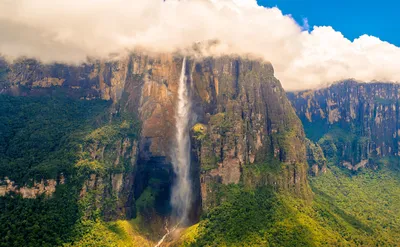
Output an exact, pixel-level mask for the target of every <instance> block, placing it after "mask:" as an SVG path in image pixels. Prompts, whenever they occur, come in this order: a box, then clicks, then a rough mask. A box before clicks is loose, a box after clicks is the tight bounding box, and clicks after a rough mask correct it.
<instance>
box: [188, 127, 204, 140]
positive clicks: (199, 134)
mask: <svg viewBox="0 0 400 247" xmlns="http://www.w3.org/2000/svg"><path fill="white" fill-rule="evenodd" d="M192 131H193V136H194V137H195V138H196V139H197V140H203V139H204V138H205V137H206V135H207V126H205V125H204V124H201V123H197V124H195V125H194V126H193V128H192Z"/></svg>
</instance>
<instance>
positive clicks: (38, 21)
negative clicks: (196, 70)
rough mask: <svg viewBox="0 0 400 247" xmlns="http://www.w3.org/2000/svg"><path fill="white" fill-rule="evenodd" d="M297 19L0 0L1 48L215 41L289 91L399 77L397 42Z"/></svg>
mask: <svg viewBox="0 0 400 247" xmlns="http://www.w3.org/2000/svg"><path fill="white" fill-rule="evenodd" d="M307 25H308V24H307V21H306V20H305V22H304V24H303V26H300V25H299V24H298V23H296V22H295V21H294V20H293V19H292V18H291V17H290V16H285V15H283V14H282V12H281V11H280V10H279V9H277V8H265V7H262V6H259V5H258V4H257V2H256V1H255V0H186V1H184V0H181V1H177V0H166V1H163V0H57V1H55V0H2V1H0V54H2V55H4V56H6V57H8V58H10V59H14V58H17V57H20V56H27V57H35V58H37V59H40V60H42V61H43V62H55V61H56V62H65V63H79V62H83V61H85V60H86V58H87V57H88V56H93V57H107V56H108V55H109V54H111V53H121V52H124V51H127V50H132V49H135V48H137V47H142V48H143V47H144V48H146V49H148V50H150V51H154V52H172V51H176V50H179V49H185V48H188V47H193V44H194V43H197V42H203V43H204V42H206V43H207V42H208V41H210V40H218V42H217V43H216V44H215V45H213V46H212V47H210V48H209V49H207V52H208V53H209V54H208V55H221V54H239V55H249V54H251V55H254V56H259V57H262V58H263V59H265V60H268V61H270V62H271V63H272V64H273V66H274V68H275V72H276V76H277V77H278V78H279V79H280V80H281V82H282V85H283V86H284V88H285V89H286V90H299V89H308V88H315V87H318V86H320V85H321V84H326V83H330V82H333V81H337V80H342V79H347V78H355V79H357V80H363V81H372V80H380V81H400V48H399V47H396V46H394V45H392V44H390V43H387V42H384V41H381V40H380V39H379V38H377V37H373V36H369V35H363V36H361V37H359V38H358V39H355V40H354V41H350V40H348V39H346V38H345V37H343V35H342V34H341V33H340V32H338V31H335V30H334V29H333V28H332V27H313V28H312V30H311V31H308V30H304V29H307V28H305V27H306V26H307Z"/></svg>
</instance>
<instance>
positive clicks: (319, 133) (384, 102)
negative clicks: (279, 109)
mask: <svg viewBox="0 0 400 247" xmlns="http://www.w3.org/2000/svg"><path fill="white" fill-rule="evenodd" d="M288 97H289V99H290V100H291V102H292V105H293V106H294V108H295V109H296V112H297V114H298V116H299V118H300V119H301V120H302V122H303V124H304V128H305V130H306V133H307V136H308V137H309V138H310V139H312V140H313V141H315V142H318V143H319V145H321V147H322V148H323V150H324V152H325V155H326V156H327V157H328V158H333V157H336V158H338V162H339V163H341V164H342V165H343V166H346V167H348V168H349V169H352V170H357V169H359V168H360V167H364V166H366V165H367V164H368V160H371V159H375V158H382V157H387V156H398V155H399V154H400V153H399V144H400V142H399V141H400V139H399V134H400V126H399V123H400V117H399V116H400V115H399V112H400V105H399V98H400V85H398V84H393V83H358V82H355V81H344V82H340V83H336V84H333V85H331V86H330V87H328V88H323V89H319V90H307V91H301V92H294V93H288Z"/></svg>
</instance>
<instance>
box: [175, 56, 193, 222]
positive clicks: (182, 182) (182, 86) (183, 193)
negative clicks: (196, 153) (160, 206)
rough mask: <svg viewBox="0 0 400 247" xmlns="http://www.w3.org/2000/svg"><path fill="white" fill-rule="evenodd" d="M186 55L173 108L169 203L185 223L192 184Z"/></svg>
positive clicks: (189, 105) (180, 220) (179, 218)
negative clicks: (173, 129)
mask: <svg viewBox="0 0 400 247" xmlns="http://www.w3.org/2000/svg"><path fill="white" fill-rule="evenodd" d="M185 71H186V57H185V58H184V59H183V63H182V71H181V76H180V78H179V87H178V102H177V105H176V109H175V121H176V132H175V146H174V150H173V155H172V165H173V168H174V172H175V176H176V179H175V183H174V185H173V188H172V197H171V204H172V208H173V210H174V213H175V216H176V217H177V220H178V224H184V223H186V222H185V221H187V218H188V214H189V208H190V203H191V199H192V198H191V193H192V186H191V182H190V137H189V118H190V115H189V114H190V108H191V104H190V100H189V93H188V87H187V79H186V76H185Z"/></svg>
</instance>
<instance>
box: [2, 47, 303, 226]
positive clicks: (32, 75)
mask: <svg viewBox="0 0 400 247" xmlns="http://www.w3.org/2000/svg"><path fill="white" fill-rule="evenodd" d="M182 61H183V57H182V56H179V55H177V54H159V55H155V56H148V55H146V54H144V53H135V54H132V55H130V56H127V57H125V58H119V59H116V60H112V61H98V60H91V61H88V62H87V63H86V64H82V65H79V66H73V65H64V64H51V65H45V64H41V63H40V62H38V61H36V60H32V59H20V60H18V61H15V62H14V63H13V64H8V63H6V62H4V61H2V62H1V63H0V66H1V69H0V73H1V74H0V83H1V92H2V93H3V94H10V95H13V96H29V97H31V96H48V95H51V96H53V97H58V96H59V95H63V96H67V97H69V98H73V99H75V100H98V99H102V100H106V101H110V102H111V105H110V106H109V107H108V108H107V109H106V110H105V112H106V114H105V115H106V116H105V117H104V116H103V117H101V118H102V119H101V120H96V121H97V122H99V121H100V122H101V123H102V124H100V125H99V127H98V128H96V129H94V130H93V131H92V132H90V133H89V134H88V135H87V136H86V137H85V139H84V143H85V144H84V145H83V147H81V148H82V149H81V150H82V151H81V152H83V153H84V154H85V155H83V156H82V155H81V156H80V158H79V159H78V160H77V162H78V163H77V164H78V167H79V164H85V165H86V166H88V167H91V168H93V167H96V165H97V163H96V162H99V163H100V167H105V168H106V169H105V172H103V171H99V170H96V169H94V171H95V172H92V173H90V172H89V173H87V174H86V173H85V174H86V175H85V176H86V180H85V182H84V183H83V185H82V186H83V189H82V190H81V192H80V193H81V196H84V195H87V193H88V191H90V190H96V191H100V192H98V193H96V195H91V196H94V197H93V198H95V201H101V200H104V198H106V199H107V198H108V199H110V200H111V201H116V202H117V203H116V204H111V207H114V208H115V207H117V208H118V210H117V213H115V210H114V211H113V210H111V209H107V210H105V213H104V214H105V216H107V218H115V217H128V218H129V217H134V216H135V214H137V213H139V214H141V215H144V216H146V217H145V218H152V219H155V218H157V217H158V218H159V217H163V216H166V215H168V212H169V203H168V202H169V194H170V189H171V184H172V182H173V179H174V175H173V172H172V168H171V153H172V152H173V149H172V146H173V145H171V144H173V135H174V131H175V118H174V115H175V114H174V112H175V105H176V100H177V90H178V82H179V77H180V73H181V68H182ZM185 75H186V78H187V83H189V84H190V87H189V91H190V92H189V94H190V98H191V101H192V116H191V126H192V131H191V136H192V154H191V159H192V169H191V170H192V180H193V185H194V195H195V196H194V198H195V200H194V201H193V209H192V211H193V212H192V214H191V217H192V219H193V220H195V219H196V218H197V217H198V215H199V213H200V211H201V207H200V205H202V209H203V210H209V209H210V208H212V207H214V206H217V205H218V204H219V203H220V202H221V200H223V196H222V197H221V191H223V187H224V186H227V185H230V184H240V185H243V186H245V187H248V188H256V187H260V186H264V185H271V186H273V187H274V188H275V189H276V190H285V191H289V192H292V193H294V194H297V195H300V196H301V197H304V198H308V197H309V195H310V191H309V188H308V182H307V179H306V173H307V166H306V141H305V137H304V133H303V128H302V125H301V122H300V120H299V119H298V117H297V116H296V114H295V112H294V110H293V108H292V107H291V105H290V102H289V101H288V99H287V97H286V94H285V92H284V90H283V89H282V86H281V84H280V82H279V81H278V80H277V79H276V78H275V77H274V71H273V68H272V65H271V64H269V63H264V62H261V61H251V60H247V59H243V58H239V57H220V58H201V59H198V58H194V57H188V58H187V66H186V71H185ZM127 116H134V117H135V119H137V120H138V122H131V121H130V119H131V118H127ZM127 120H129V121H128V123H129V124H128V127H124V124H126V123H127ZM109 124H111V127H110V126H108V127H107V126H105V127H104V126H103V125H109ZM102 126H103V127H102ZM132 126H135V128H138V134H137V135H134V138H133V137H132V136H130V134H129V131H128V132H127V130H126V129H127V128H128V129H129V128H132ZM110 135H111V137H112V138H109V137H110ZM82 157H83V158H82ZM79 162H81V163H79ZM75 167H76V166H75ZM100 170H101V169H100ZM89 171H93V170H90V169H89ZM85 172H86V170H85ZM44 179H47V178H44ZM67 182H68V179H67ZM89 195H90V193H89ZM101 198H103V199H101ZM121 198H122V199H121ZM116 205H117V206H116ZM101 207H103V211H104V208H105V206H104V205H103V206H101ZM136 210H137V211H136ZM115 215H117V216H115ZM158 227H159V226H158Z"/></svg>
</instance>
